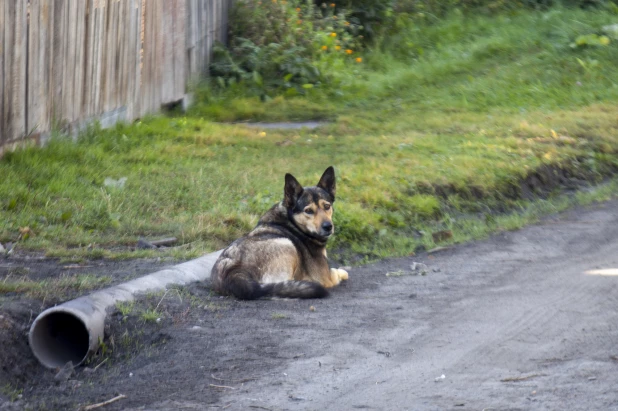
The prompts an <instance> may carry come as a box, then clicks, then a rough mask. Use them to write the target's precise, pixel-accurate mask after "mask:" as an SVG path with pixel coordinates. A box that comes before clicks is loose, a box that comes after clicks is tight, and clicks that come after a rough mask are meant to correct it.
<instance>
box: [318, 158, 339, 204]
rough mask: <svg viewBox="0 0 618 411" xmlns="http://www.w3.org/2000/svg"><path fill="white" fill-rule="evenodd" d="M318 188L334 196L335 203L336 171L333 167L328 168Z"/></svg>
mask: <svg viewBox="0 0 618 411" xmlns="http://www.w3.org/2000/svg"><path fill="white" fill-rule="evenodd" d="M318 187H320V188H321V189H322V190H324V191H326V192H327V193H328V194H330V195H331V196H333V201H335V191H336V184H335V169H334V168H333V166H330V167H328V168H327V169H326V171H325V172H324V174H322V177H321V178H320V182H319V183H318Z"/></svg>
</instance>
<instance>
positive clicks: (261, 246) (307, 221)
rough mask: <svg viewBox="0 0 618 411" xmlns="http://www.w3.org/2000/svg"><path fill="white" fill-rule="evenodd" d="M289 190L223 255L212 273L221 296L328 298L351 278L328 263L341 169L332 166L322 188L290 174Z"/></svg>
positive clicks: (321, 179) (215, 287)
mask: <svg viewBox="0 0 618 411" xmlns="http://www.w3.org/2000/svg"><path fill="white" fill-rule="evenodd" d="M283 191H284V198H283V201H282V202H280V203H278V204H275V205H274V206H273V207H272V208H271V209H270V210H268V212H267V213H266V214H265V215H264V216H263V217H262V218H261V219H260V220H259V222H258V224H257V226H256V227H255V228H254V229H253V231H251V232H250V233H249V234H248V235H247V236H245V237H242V238H240V239H238V240H236V241H234V242H233V243H232V244H231V245H230V246H229V247H227V248H226V249H225V250H223V252H222V253H221V255H220V256H219V259H218V260H217V262H216V263H215V265H214V266H213V268H212V273H211V279H212V284H213V287H214V289H215V291H216V292H218V293H220V294H223V295H233V296H234V297H236V298H239V299H243V300H254V299H257V298H261V297H284V298H322V297H326V296H327V295H328V291H327V290H326V289H327V288H330V287H334V286H336V285H338V284H339V283H340V282H341V281H342V280H347V279H348V273H347V272H346V271H344V270H341V269H336V268H329V267H328V261H327V260H326V248H325V247H326V242H327V241H328V238H329V237H330V236H331V235H332V234H333V232H334V230H335V227H334V226H333V220H332V217H333V202H334V201H335V170H334V169H333V168H332V167H328V168H327V169H326V171H325V172H324V174H323V175H322V178H320V181H319V182H318V184H317V186H315V187H304V188H303V187H302V186H301V185H300V183H299V182H298V181H297V180H296V179H295V178H294V176H292V175H291V174H286V175H285V187H284V190H283Z"/></svg>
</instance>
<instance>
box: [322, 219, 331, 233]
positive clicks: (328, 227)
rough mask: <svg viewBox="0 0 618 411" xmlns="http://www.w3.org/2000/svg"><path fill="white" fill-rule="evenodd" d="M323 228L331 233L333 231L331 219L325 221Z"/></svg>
mask: <svg viewBox="0 0 618 411" xmlns="http://www.w3.org/2000/svg"><path fill="white" fill-rule="evenodd" d="M322 230H324V231H326V232H327V233H330V232H331V231H333V223H331V222H330V221H325V222H323V223H322Z"/></svg>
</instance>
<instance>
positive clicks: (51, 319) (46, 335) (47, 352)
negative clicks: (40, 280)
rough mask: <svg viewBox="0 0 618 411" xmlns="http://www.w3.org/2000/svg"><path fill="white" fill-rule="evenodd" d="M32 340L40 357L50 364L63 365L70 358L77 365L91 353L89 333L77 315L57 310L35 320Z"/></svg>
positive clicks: (34, 348) (53, 365)
mask: <svg viewBox="0 0 618 411" xmlns="http://www.w3.org/2000/svg"><path fill="white" fill-rule="evenodd" d="M30 344H31V348H32V351H33V352H34V354H35V355H36V357H37V358H38V359H39V361H40V362H41V363H43V364H44V365H46V366H48V367H50V368H55V367H62V366H63V365H65V364H66V363H67V362H69V361H72V362H73V365H78V364H81V363H82V362H83V361H84V360H85V359H86V356H87V355H88V351H89V349H90V334H89V333H88V329H87V328H86V326H85V324H84V323H83V322H82V320H80V319H79V318H78V317H76V316H75V315H73V314H71V313H67V312H62V311H54V312H51V313H49V314H47V315H46V316H44V317H42V318H39V319H38V320H37V321H36V322H35V323H34V325H33V328H32V330H31V331H30Z"/></svg>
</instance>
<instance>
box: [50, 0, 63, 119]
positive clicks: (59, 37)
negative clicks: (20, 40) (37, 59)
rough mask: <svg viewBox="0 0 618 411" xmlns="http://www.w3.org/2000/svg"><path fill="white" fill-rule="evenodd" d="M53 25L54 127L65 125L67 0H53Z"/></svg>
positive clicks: (52, 110) (52, 106) (52, 116)
mask: <svg viewBox="0 0 618 411" xmlns="http://www.w3.org/2000/svg"><path fill="white" fill-rule="evenodd" d="M52 3H53V6H52V7H53V19H54V22H53V25H52V35H51V38H50V40H51V43H52V46H51V53H50V57H51V62H50V63H48V64H49V79H50V84H51V91H52V92H51V95H50V103H49V108H50V110H51V119H52V127H56V126H61V125H63V122H64V119H63V117H62V112H63V107H62V103H63V98H62V95H63V86H64V84H63V83H64V73H65V70H66V67H65V66H64V63H65V53H64V50H65V45H66V25H65V23H66V19H65V14H66V6H67V0H54V1H53V2H52Z"/></svg>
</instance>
